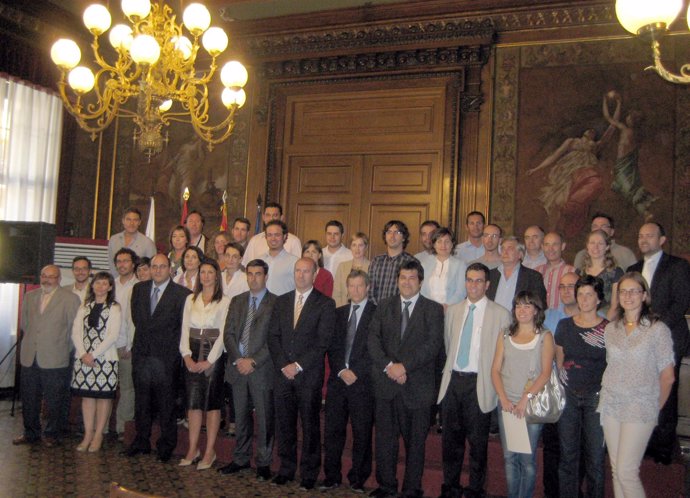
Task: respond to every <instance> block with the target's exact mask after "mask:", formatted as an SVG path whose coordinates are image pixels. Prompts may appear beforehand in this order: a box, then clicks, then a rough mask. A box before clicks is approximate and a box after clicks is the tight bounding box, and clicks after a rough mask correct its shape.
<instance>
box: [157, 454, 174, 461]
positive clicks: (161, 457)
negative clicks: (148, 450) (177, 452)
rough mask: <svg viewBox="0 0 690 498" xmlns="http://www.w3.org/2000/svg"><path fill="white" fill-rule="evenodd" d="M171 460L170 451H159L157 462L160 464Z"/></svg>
mask: <svg viewBox="0 0 690 498" xmlns="http://www.w3.org/2000/svg"><path fill="white" fill-rule="evenodd" d="M171 458H172V451H159V452H158V461H159V462H162V463H168V462H169V461H170V459H171Z"/></svg>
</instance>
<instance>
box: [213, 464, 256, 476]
mask: <svg viewBox="0 0 690 498" xmlns="http://www.w3.org/2000/svg"><path fill="white" fill-rule="evenodd" d="M248 468H249V464H248V463H245V464H244V465H239V464H237V463H235V462H231V463H230V464H229V465H226V466H225V467H221V468H219V469H218V472H220V473H221V474H225V475H227V474H236V473H238V472H239V471H240V470H244V469H248Z"/></svg>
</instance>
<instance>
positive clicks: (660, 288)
mask: <svg viewBox="0 0 690 498" xmlns="http://www.w3.org/2000/svg"><path fill="white" fill-rule="evenodd" d="M665 242H666V233H665V231H664V227H663V226H661V225H660V224H659V223H645V224H644V225H642V227H641V228H640V231H639V234H638V238H637V244H638V246H639V248H640V252H641V253H642V256H643V259H642V261H638V262H637V263H635V264H634V265H632V266H631V267H630V268H628V271H637V272H640V273H641V274H642V276H643V277H644V278H645V280H647V283H648V284H649V292H650V294H651V298H652V311H654V312H655V313H657V314H658V315H659V316H660V317H661V320H662V321H663V322H664V323H665V324H666V325H667V326H668V328H669V329H671V336H672V337H673V354H674V356H675V360H676V366H675V374H676V380H675V382H674V383H673V387H672V388H671V395H670V396H669V398H668V401H666V404H665V405H664V407H663V409H662V410H661V411H660V412H659V423H658V425H657V426H656V427H655V428H654V432H653V433H652V437H651V439H650V441H649V445H648V447H647V453H648V454H650V455H651V456H652V457H653V458H654V460H655V461H656V462H661V463H664V464H669V463H671V457H672V456H673V453H674V451H675V449H676V445H677V442H676V425H677V423H678V376H679V373H680V360H681V358H683V356H685V355H686V354H688V345H689V343H690V337H689V335H688V323H687V321H686V320H685V312H686V310H687V309H688V306H690V265H688V262H687V261H685V260H684V259H681V258H677V257H676V256H671V255H670V254H667V253H665V252H663V249H662V246H663V245H664V243H665Z"/></svg>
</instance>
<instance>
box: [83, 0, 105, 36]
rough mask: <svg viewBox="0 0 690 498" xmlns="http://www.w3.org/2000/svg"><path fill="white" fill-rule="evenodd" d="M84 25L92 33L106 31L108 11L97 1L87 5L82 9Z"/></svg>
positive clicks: (96, 33) (98, 33) (97, 33)
mask: <svg viewBox="0 0 690 498" xmlns="http://www.w3.org/2000/svg"><path fill="white" fill-rule="evenodd" d="M83 19H84V26H86V29H88V30H89V31H91V32H92V33H93V34H94V35H96V36H98V35H100V34H102V33H105V32H106V31H108V28H109V27H110V22H111V21H112V19H111V17H110V12H108V9H106V8H105V7H103V6H102V5H99V4H97V3H95V4H93V5H89V6H88V7H87V8H86V10H85V11H84V16H83Z"/></svg>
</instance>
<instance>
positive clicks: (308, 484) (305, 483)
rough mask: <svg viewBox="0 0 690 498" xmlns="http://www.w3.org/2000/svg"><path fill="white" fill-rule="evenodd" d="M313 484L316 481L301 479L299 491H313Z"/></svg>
mask: <svg viewBox="0 0 690 498" xmlns="http://www.w3.org/2000/svg"><path fill="white" fill-rule="evenodd" d="M315 484H316V479H302V480H301V481H300V483H299V489H301V490H302V491H309V490H310V489H314V485H315Z"/></svg>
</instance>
